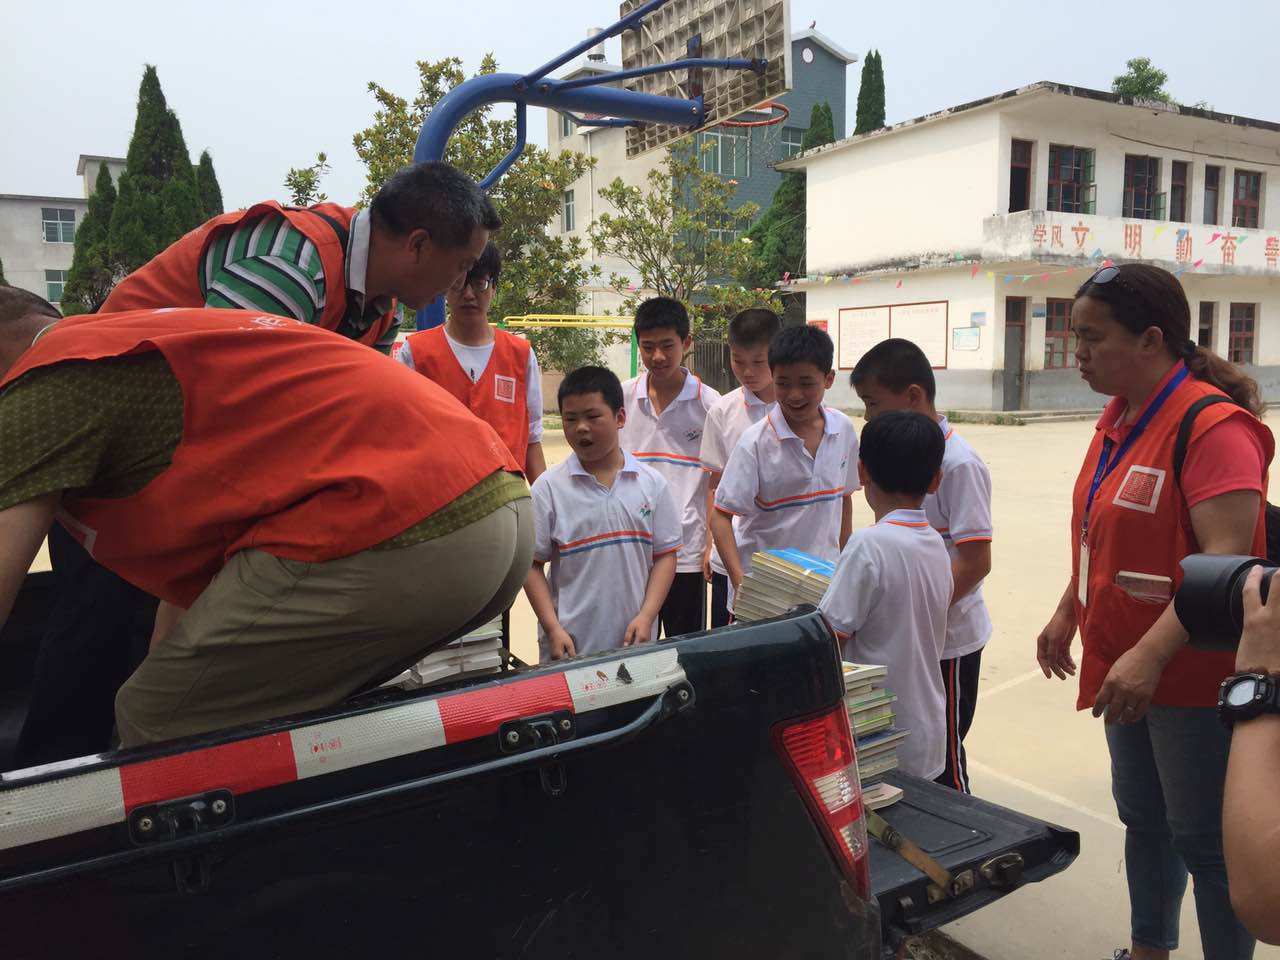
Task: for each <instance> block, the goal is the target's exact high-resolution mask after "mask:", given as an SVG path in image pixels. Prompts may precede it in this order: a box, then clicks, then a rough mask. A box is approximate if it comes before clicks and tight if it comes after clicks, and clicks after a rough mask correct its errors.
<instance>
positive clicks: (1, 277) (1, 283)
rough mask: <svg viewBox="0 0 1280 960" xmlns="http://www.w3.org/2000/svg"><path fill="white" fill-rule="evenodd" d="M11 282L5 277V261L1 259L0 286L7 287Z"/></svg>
mask: <svg viewBox="0 0 1280 960" xmlns="http://www.w3.org/2000/svg"><path fill="white" fill-rule="evenodd" d="M8 285H9V282H8V281H7V280H5V278H4V261H3V260H0V287H7V286H8Z"/></svg>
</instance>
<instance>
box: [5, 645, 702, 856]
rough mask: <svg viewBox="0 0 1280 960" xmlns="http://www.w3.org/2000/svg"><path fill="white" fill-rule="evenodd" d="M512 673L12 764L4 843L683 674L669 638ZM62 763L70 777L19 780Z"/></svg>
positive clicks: (492, 729)
mask: <svg viewBox="0 0 1280 960" xmlns="http://www.w3.org/2000/svg"><path fill="white" fill-rule="evenodd" d="M641 649H642V651H643V652H638V653H636V654H635V655H634V656H630V657H623V658H622V659H619V660H608V661H604V662H602V663H597V664H589V665H586V666H582V667H572V668H570V669H567V670H564V671H561V672H558V673H552V674H546V675H542V676H535V677H529V678H527V679H524V680H514V681H511V682H508V683H497V684H487V685H485V686H481V687H478V688H476V689H472V690H463V691H459V692H458V693H451V694H446V695H444V696H440V697H436V698H433V699H430V700H415V701H413V702H411V703H404V704H400V705H399V706H394V707H388V708H386V709H383V710H374V711H371V712H369V713H366V714H362V715H360V716H356V717H343V718H339V719H334V720H328V721H323V722H321V723H314V724H310V725H308V726H305V727H298V728H296V729H293V730H284V731H280V732H279V733H271V734H266V735H264V736H260V737H251V738H249V739H247V740H237V741H234V742H232V743H224V744H220V745H218V746H214V747H205V748H203V749H200V750H192V751H190V752H189V753H180V754H176V755H174V756H170V757H160V758H158V759H155V760H144V761H141V762H139V763H131V764H126V765H124V766H122V767H113V768H111V769H109V770H91V771H89V772H86V773H75V772H74V771H75V770H76V769H77V768H78V767H83V766H85V765H86V764H88V763H94V762H96V761H97V759H98V758H97V757H81V758H77V759H75V760H69V761H66V762H65V763H58V764H49V765H46V766H43V767H34V768H32V769H30V770H18V771H14V772H13V773H8V774H5V775H3V776H2V777H0V850H7V849H11V848H13V847H20V846H24V845H26V844H29V843H37V842H39V841H41V840H49V839H52V838H54V837H61V836H66V835H67V834H71V833H78V832H80V831H82V830H91V829H94V828H95V827H104V826H109V825H111V824H113V823H122V822H124V821H125V819H126V818H127V817H128V814H129V812H130V811H132V810H134V809H135V808H137V807H139V806H143V805H146V804H151V803H161V802H164V801H166V800H174V799H177V798H179V797H187V796H191V795H193V794H198V793H204V792H205V791H208V790H215V789H220V790H230V791H231V792H232V793H234V794H243V793H249V792H252V791H254V790H262V789H264V788H266V787H275V786H279V785H281V784H285V783H293V782H295V781H297V780H305V779H308V778H310V777H316V776H322V775H323V774H326V773H334V772H336V771H338V770H348V769H351V768H352V767H359V766H363V765H364V764H367V763H376V762H377V761H379V760H387V759H390V758H392V757H401V756H405V755H407V754H410V753H418V752H421V751H423V750H430V749H433V748H435V747H442V746H444V745H445V744H450V743H461V742H463V741H466V740H474V739H477V738H480V737H486V736H490V735H492V734H494V733H496V732H497V731H498V730H499V729H500V728H501V727H502V725H503V724H504V723H506V722H507V721H509V720H516V719H519V718H521V717H530V716H537V715H540V714H544V713H552V712H555V711H560V710H566V711H569V712H571V713H575V714H582V713H588V712H590V711H592V710H601V709H604V708H605V707H611V706H614V705H616V704H620V703H628V702H630V701H634V700H644V699H648V698H650V697H655V696H657V695H658V694H660V693H662V691H664V690H666V689H667V688H668V687H670V686H671V685H672V684H675V683H679V682H680V681H682V680H684V670H683V668H682V667H681V666H680V660H679V656H678V654H677V652H676V650H675V649H674V648H652V647H649V648H641ZM53 770H65V771H66V772H67V774H68V775H67V776H65V777H63V778H61V779H58V780H50V781H46V782H43V783H36V784H31V785H29V786H21V785H20V784H21V782H22V781H23V780H29V779H31V778H33V777H34V776H37V775H44V774H47V773H49V772H50V771H53Z"/></svg>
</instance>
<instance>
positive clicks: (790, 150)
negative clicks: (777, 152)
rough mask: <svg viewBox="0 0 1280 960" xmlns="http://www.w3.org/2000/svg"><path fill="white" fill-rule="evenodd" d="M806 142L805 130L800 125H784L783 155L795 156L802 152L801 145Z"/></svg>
mask: <svg viewBox="0 0 1280 960" xmlns="http://www.w3.org/2000/svg"><path fill="white" fill-rule="evenodd" d="M803 142H804V131H803V130H801V129H800V128H799V127H783V128H782V156H783V157H794V156H795V155H796V154H797V153H799V152H800V149H801V147H800V145H801V144H802V143H803Z"/></svg>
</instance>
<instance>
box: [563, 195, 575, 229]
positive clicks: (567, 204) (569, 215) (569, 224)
mask: <svg viewBox="0 0 1280 960" xmlns="http://www.w3.org/2000/svg"><path fill="white" fill-rule="evenodd" d="M573 223H574V219H573V191H572V190H566V191H565V192H564V203H563V205H562V206H561V208H560V231H561V232H562V233H568V232H569V231H570V230H572V229H573Z"/></svg>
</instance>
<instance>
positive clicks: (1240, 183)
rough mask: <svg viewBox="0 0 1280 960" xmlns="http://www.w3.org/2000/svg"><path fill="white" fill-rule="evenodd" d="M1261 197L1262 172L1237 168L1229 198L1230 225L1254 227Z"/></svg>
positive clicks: (1256, 224)
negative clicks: (1233, 188) (1233, 187)
mask: <svg viewBox="0 0 1280 960" xmlns="http://www.w3.org/2000/svg"><path fill="white" fill-rule="evenodd" d="M1261 199H1262V174H1260V173H1256V172H1254V171H1253V170H1237V171H1236V172H1235V190H1234V191H1232V200H1231V225H1232V226H1233V227H1245V228H1254V229H1256V228H1257V227H1258V205H1259V202H1260V201H1261Z"/></svg>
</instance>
